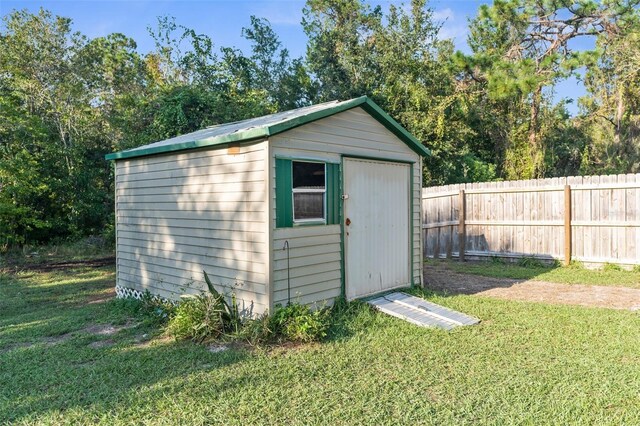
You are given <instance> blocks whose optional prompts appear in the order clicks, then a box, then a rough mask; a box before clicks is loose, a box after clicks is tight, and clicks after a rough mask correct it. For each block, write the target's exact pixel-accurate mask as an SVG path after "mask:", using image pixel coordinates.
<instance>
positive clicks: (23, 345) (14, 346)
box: [0, 342, 35, 354]
mask: <svg viewBox="0 0 640 426" xmlns="http://www.w3.org/2000/svg"><path fill="white" fill-rule="evenodd" d="M33 346H35V344H34V343H30V342H21V343H12V344H10V345H7V346H3V347H1V348H0V354H6V353H7V352H11V351H13V350H15V349H21V348H31V347H33Z"/></svg>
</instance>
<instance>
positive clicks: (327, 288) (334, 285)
mask: <svg viewBox="0 0 640 426" xmlns="http://www.w3.org/2000/svg"><path fill="white" fill-rule="evenodd" d="M273 235H274V240H273V253H272V256H273V260H272V262H273V303H274V305H277V304H282V305H284V304H286V303H287V251H286V250H284V245H285V244H284V243H285V241H289V256H290V257H289V276H290V282H291V300H292V301H297V302H300V303H313V302H317V303H322V302H323V301H325V300H327V301H329V302H330V299H333V298H335V297H338V296H340V282H341V260H340V225H329V226H314V225H312V226H298V227H295V228H281V229H275V230H274V233H273Z"/></svg>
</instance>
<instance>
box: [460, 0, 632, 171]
mask: <svg viewBox="0 0 640 426" xmlns="http://www.w3.org/2000/svg"><path fill="white" fill-rule="evenodd" d="M633 3H637V2H636V1H635V0H630V1H624V2H623V1H617V0H612V1H604V2H596V1H592V0H580V1H568V0H545V1H539V0H495V1H494V3H493V5H491V6H487V5H483V6H481V7H480V11H479V14H478V16H477V17H476V18H475V19H473V20H472V22H471V24H470V31H471V34H470V37H469V44H470V46H471V48H472V50H473V56H472V57H470V58H468V59H469V65H468V68H469V70H471V71H472V72H473V74H474V76H473V78H474V79H476V80H479V81H482V82H485V83H486V90H487V93H488V95H489V96H490V97H491V98H493V99H497V100H499V99H508V98H516V99H519V100H520V102H524V103H526V104H527V105H528V110H529V112H528V118H527V129H526V133H527V134H526V145H525V144H524V143H523V142H524V141H523V140H522V137H523V136H524V135H523V134H520V133H519V132H518V133H517V134H516V135H515V137H516V139H515V140H511V141H510V147H509V149H511V150H513V148H515V149H516V155H515V158H521V156H522V155H525V156H527V157H530V158H531V163H530V164H529V165H527V166H525V167H524V168H522V169H516V170H512V171H511V176H513V177H541V176H543V175H544V172H545V164H544V158H545V156H544V149H545V146H544V143H543V141H544V135H542V133H541V129H542V128H543V127H544V125H543V124H542V123H541V118H542V116H543V115H542V114H541V109H542V108H543V107H544V105H545V103H548V101H545V93H544V91H545V89H549V88H552V87H553V86H554V85H555V83H557V82H558V81H559V80H560V79H563V78H566V77H567V76H569V75H570V74H571V73H573V72H574V71H575V70H576V69H578V68H579V67H580V66H583V65H584V64H585V63H586V62H585V61H586V60H588V59H589V57H590V56H593V52H589V51H587V52H577V51H575V50H574V49H573V48H572V45H571V43H570V42H571V41H572V40H574V39H576V38H578V37H593V36H595V35H597V34H601V33H603V32H604V31H606V30H607V28H608V27H609V26H610V24H611V22H612V21H615V20H618V19H621V18H623V17H624V16H626V15H628V14H629V13H631V12H632V11H633ZM548 96H549V94H547V97H548ZM522 148H526V149H522ZM507 157H508V155H507ZM512 158H513V156H512Z"/></svg>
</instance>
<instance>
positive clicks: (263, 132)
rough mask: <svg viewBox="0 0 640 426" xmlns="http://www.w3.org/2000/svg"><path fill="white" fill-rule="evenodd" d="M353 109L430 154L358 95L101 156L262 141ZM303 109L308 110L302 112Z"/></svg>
mask: <svg viewBox="0 0 640 426" xmlns="http://www.w3.org/2000/svg"><path fill="white" fill-rule="evenodd" d="M356 107H361V108H362V109H364V110H365V111H366V112H368V113H369V114H370V115H371V116H372V117H373V118H375V119H376V120H377V121H378V122H380V124H382V125H383V126H385V127H386V128H387V129H388V130H389V131H391V132H392V133H393V134H394V135H396V136H397V137H398V138H399V139H400V140H402V141H403V142H404V143H405V144H407V145H408V146H409V148H411V149H412V150H413V151H414V152H416V153H417V154H419V155H422V156H425V157H426V156H430V155H431V151H429V149H427V148H426V147H424V146H423V145H422V144H421V143H420V141H419V140H417V139H416V138H415V137H414V136H413V135H412V134H411V133H409V132H408V131H407V130H406V129H405V128H404V127H402V126H401V125H400V124H399V123H398V122H397V121H396V120H394V119H393V118H391V116H389V114H387V113H386V112H384V111H383V110H382V108H380V107H379V106H378V105H376V103H375V102H373V101H372V100H371V99H369V98H368V97H367V96H362V97H359V98H355V99H351V100H348V101H344V102H337V103H333V105H326V106H323V105H322V104H320V105H316V106H312V107H305V108H300V109H299V111H300V112H301V114H300V115H297V116H296V115H293V116H292V117H290V118H287V117H283V118H281V119H276V122H275V123H269V121H268V119H269V117H276V116H278V114H286V113H287V112H285V113H278V114H274V115H273V116H265V117H263V118H264V119H265V120H266V122H264V123H262V124H261V123H259V121H260V119H261V118H258V119H250V120H245V121H246V122H247V124H248V125H250V124H251V123H249V122H252V121H255V122H256V125H255V126H252V127H250V128H245V129H238V130H231V129H230V131H229V132H228V133H222V134H215V132H216V129H219V130H224V128H225V126H229V125H231V124H234V125H236V126H238V125H241V124H242V123H245V121H241V122H238V123H230V124H229V125H224V124H223V125H220V126H214V127H212V128H209V129H211V130H209V131H208V130H207V129H204V130H202V131H198V132H194V133H191V134H188V135H184V136H179V137H176V138H172V139H177V141H176V142H175V143H171V140H172V139H168V140H167V141H166V143H164V142H156V143H153V144H150V145H146V146H142V147H139V148H134V149H129V150H126V151H120V152H115V153H112V154H107V155H106V156H105V159H107V160H121V159H125V158H134V157H142V156H147V155H154V154H161V153H167V152H174V151H184V150H190V149H197V148H204V147H209V146H216V145H226V144H229V143H234V142H244V141H251V140H255V139H260V138H266V137H269V136H273V135H277V134H279V133H282V132H286V131H287V130H290V129H293V128H295V127H298V126H302V125H304V124H308V123H311V122H313V121H316V120H320V119H322V118H325V117H329V116H331V115H334V114H337V113H340V112H343V111H347V110H350V109H353V108H356ZM306 110H310V111H309V112H305V111H306ZM295 111H297V110H293V112H295ZM274 119H275V118H274ZM207 132H209V133H214V135H213V136H209V137H206V133H207ZM203 136H204V137H203Z"/></svg>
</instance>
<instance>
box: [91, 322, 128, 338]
mask: <svg viewBox="0 0 640 426" xmlns="http://www.w3.org/2000/svg"><path fill="white" fill-rule="evenodd" d="M137 325H138V324H137V323H129V322H128V323H126V324H124V325H118V326H115V325H111V324H93V325H90V326H87V327H85V328H83V329H82V330H81V331H83V332H85V333H89V334H95V335H98V336H112V335H114V334H116V333H118V332H119V331H122V330H127V329H130V328H134V327H136V326H137Z"/></svg>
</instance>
